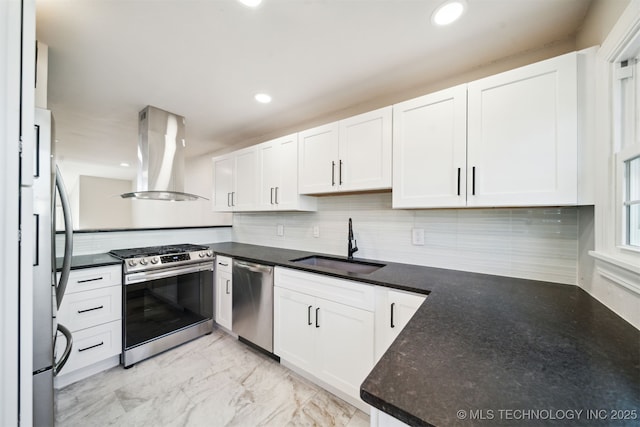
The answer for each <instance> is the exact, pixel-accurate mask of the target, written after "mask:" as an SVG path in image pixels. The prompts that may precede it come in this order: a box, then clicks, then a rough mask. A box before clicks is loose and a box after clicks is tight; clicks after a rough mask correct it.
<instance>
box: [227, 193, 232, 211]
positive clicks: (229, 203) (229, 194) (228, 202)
mask: <svg viewBox="0 0 640 427" xmlns="http://www.w3.org/2000/svg"><path fill="white" fill-rule="evenodd" d="M230 196H231V193H227V207H228V208H230V207H231V202H230V201H229V197H230Z"/></svg>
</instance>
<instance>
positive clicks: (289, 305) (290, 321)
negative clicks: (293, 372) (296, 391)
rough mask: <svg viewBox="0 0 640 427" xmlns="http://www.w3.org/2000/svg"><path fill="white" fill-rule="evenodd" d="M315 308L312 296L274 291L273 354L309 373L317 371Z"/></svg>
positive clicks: (286, 291)
mask: <svg viewBox="0 0 640 427" xmlns="http://www.w3.org/2000/svg"><path fill="white" fill-rule="evenodd" d="M316 308H317V307H316V305H315V298H314V297H312V296H309V295H306V294H302V293H299V292H294V291H291V290H289V289H284V288H280V287H277V286H276V287H275V288H274V298H273V352H274V353H275V354H276V355H278V356H280V358H281V359H283V360H286V361H287V362H289V363H291V364H293V365H295V366H297V367H299V368H301V369H303V370H305V371H307V372H314V370H315V360H316V348H315V329H316V325H315V313H316V312H315V309H316Z"/></svg>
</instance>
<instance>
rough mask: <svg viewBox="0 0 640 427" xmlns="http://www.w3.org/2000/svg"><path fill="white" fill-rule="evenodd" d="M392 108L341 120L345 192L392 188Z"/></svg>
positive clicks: (340, 170) (340, 173) (341, 171)
mask: <svg viewBox="0 0 640 427" xmlns="http://www.w3.org/2000/svg"><path fill="white" fill-rule="evenodd" d="M391 112H392V108H391V107H385V108H381V109H379V110H375V111H370V112H368V113H365V114H360V115H358V116H355V117H351V118H348V119H345V120H342V121H340V159H339V161H338V172H337V173H338V177H337V180H338V185H339V186H340V190H341V191H356V190H378V189H384V188H391Z"/></svg>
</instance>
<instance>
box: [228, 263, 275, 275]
mask: <svg viewBox="0 0 640 427" xmlns="http://www.w3.org/2000/svg"><path fill="white" fill-rule="evenodd" d="M234 262H235V265H236V267H239V268H244V269H245V270H249V271H252V272H254V273H267V274H271V272H272V271H273V267H271V266H268V265H262V264H254V263H251V262H243V261H235V260H234Z"/></svg>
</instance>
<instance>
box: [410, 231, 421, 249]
mask: <svg viewBox="0 0 640 427" xmlns="http://www.w3.org/2000/svg"><path fill="white" fill-rule="evenodd" d="M411 243H413V244H414V245H415V246H424V228H413V229H411Z"/></svg>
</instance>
